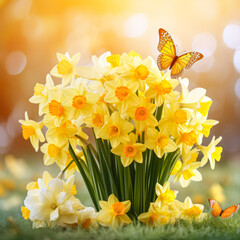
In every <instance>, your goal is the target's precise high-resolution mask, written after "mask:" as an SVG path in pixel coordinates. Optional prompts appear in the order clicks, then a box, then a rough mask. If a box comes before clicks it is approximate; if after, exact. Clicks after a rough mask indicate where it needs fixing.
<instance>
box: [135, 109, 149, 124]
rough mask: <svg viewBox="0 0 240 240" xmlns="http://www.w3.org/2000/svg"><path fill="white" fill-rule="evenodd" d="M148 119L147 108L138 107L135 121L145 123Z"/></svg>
mask: <svg viewBox="0 0 240 240" xmlns="http://www.w3.org/2000/svg"><path fill="white" fill-rule="evenodd" d="M147 118H148V109H147V108H145V107H138V108H137V109H136V111H135V119H136V120H137V121H144V120H146V119H147Z"/></svg>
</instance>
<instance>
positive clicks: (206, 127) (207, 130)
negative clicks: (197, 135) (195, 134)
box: [201, 123, 213, 137]
mask: <svg viewBox="0 0 240 240" xmlns="http://www.w3.org/2000/svg"><path fill="white" fill-rule="evenodd" d="M212 126H213V125H211V124H204V123H202V127H203V129H202V130H201V133H202V134H203V135H204V136H205V137H208V136H209V134H210V130H211V128H212Z"/></svg>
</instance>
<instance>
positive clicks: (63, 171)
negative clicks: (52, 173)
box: [62, 160, 74, 173]
mask: <svg viewBox="0 0 240 240" xmlns="http://www.w3.org/2000/svg"><path fill="white" fill-rule="evenodd" d="M73 162H74V160H72V161H71V162H70V163H69V164H68V165H67V166H66V167H65V168H64V169H63V170H62V173H65V171H66V170H67V169H68V168H69V167H70V166H71V164H72V163H73Z"/></svg>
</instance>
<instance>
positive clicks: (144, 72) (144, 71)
mask: <svg viewBox="0 0 240 240" xmlns="http://www.w3.org/2000/svg"><path fill="white" fill-rule="evenodd" d="M135 72H136V76H137V78H139V79H141V80H145V79H146V78H147V77H148V75H149V71H148V68H147V67H146V66H145V65H143V64H141V65H139V66H138V67H137V68H136V69H135Z"/></svg>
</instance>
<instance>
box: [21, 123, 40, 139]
mask: <svg viewBox="0 0 240 240" xmlns="http://www.w3.org/2000/svg"><path fill="white" fill-rule="evenodd" d="M21 127H22V135H23V138H24V139H25V140H28V139H29V138H30V137H31V136H32V135H34V134H35V133H36V132H35V129H34V127H32V126H24V125H22V126H21Z"/></svg>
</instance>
